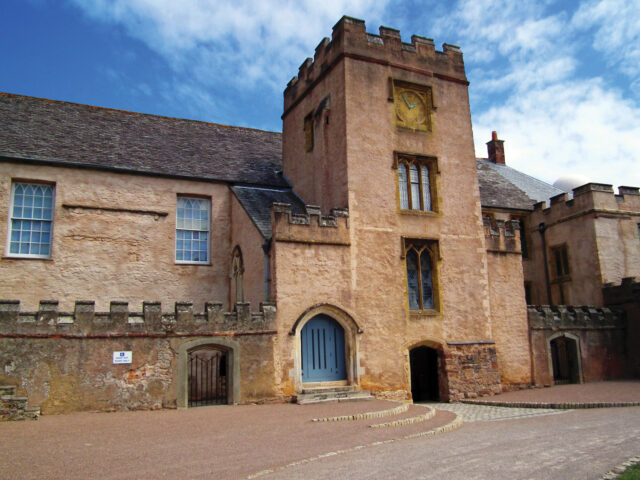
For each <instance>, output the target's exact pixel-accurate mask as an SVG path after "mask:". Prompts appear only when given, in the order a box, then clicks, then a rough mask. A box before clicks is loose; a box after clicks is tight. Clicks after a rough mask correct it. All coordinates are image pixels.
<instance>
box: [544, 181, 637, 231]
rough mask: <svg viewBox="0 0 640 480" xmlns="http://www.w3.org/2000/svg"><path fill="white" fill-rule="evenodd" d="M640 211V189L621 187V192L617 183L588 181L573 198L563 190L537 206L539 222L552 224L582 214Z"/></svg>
mask: <svg viewBox="0 0 640 480" xmlns="http://www.w3.org/2000/svg"><path fill="white" fill-rule="evenodd" d="M589 212H596V213H597V212H603V213H613V212H619V213H626V212H631V213H640V188H638V187H624V186H621V187H618V194H615V193H614V191H613V186H611V185H608V184H604V183H587V184H585V185H582V186H580V187H577V188H574V189H573V198H571V199H570V198H569V195H568V194H567V193H561V194H560V195H556V196H555V197H551V198H550V199H549V205H547V202H538V203H536V204H535V205H534V207H533V218H534V221H533V222H532V223H535V222H537V221H544V222H546V223H552V222H555V221H558V220H560V219H563V218H566V217H568V216H573V215H576V214H579V213H589Z"/></svg>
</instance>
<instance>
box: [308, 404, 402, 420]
mask: <svg viewBox="0 0 640 480" xmlns="http://www.w3.org/2000/svg"><path fill="white" fill-rule="evenodd" d="M407 410H409V404H408V403H404V404H402V405H399V406H397V407H394V408H389V409H388V410H378V411H377V412H363V413H356V414H353V415H341V416H339V417H323V418H314V419H312V420H311V421H312V422H344V421H348V420H366V419H368V418H381V417H390V416H392V415H398V414H400V413H404V412H406V411H407Z"/></svg>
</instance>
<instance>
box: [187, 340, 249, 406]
mask: <svg viewBox="0 0 640 480" xmlns="http://www.w3.org/2000/svg"><path fill="white" fill-rule="evenodd" d="M201 348H213V349H219V350H223V351H225V352H226V354H227V365H226V367H227V381H228V382H229V383H228V386H227V389H228V403H229V404H234V403H240V346H239V344H238V342H236V341H235V340H232V339H230V338H224V337H216V338H215V339H212V338H200V339H197V340H191V341H188V342H184V343H182V344H181V345H180V346H179V347H178V385H177V387H178V388H177V399H176V403H177V406H178V408H186V407H187V406H188V405H189V402H188V392H189V389H188V383H189V374H188V365H187V363H188V356H189V352H190V351H193V350H197V349H201Z"/></svg>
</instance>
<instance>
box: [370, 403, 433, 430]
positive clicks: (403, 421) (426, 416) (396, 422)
mask: <svg viewBox="0 0 640 480" xmlns="http://www.w3.org/2000/svg"><path fill="white" fill-rule="evenodd" d="M426 408H427V411H426V412H425V413H423V414H422V415H417V416H415V417H408V418H400V419H398V420H393V421H392V422H385V423H376V424H375V425H369V427H371V428H386V427H402V426H404V425H410V424H412V423H417V422H426V421H427V420H429V419H430V418H433V417H434V416H435V414H436V410H435V408H431V407H426Z"/></svg>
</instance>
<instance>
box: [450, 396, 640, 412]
mask: <svg viewBox="0 0 640 480" xmlns="http://www.w3.org/2000/svg"><path fill="white" fill-rule="evenodd" d="M460 403H468V404H471V405H486V406H489V407H506V408H552V409H556V408H557V409H561V410H574V409H576V408H612V407H640V402H497V401H493V400H470V399H464V400H460Z"/></svg>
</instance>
